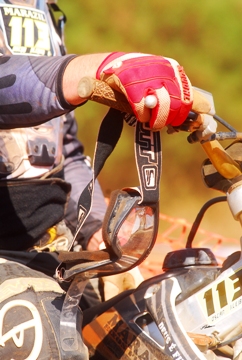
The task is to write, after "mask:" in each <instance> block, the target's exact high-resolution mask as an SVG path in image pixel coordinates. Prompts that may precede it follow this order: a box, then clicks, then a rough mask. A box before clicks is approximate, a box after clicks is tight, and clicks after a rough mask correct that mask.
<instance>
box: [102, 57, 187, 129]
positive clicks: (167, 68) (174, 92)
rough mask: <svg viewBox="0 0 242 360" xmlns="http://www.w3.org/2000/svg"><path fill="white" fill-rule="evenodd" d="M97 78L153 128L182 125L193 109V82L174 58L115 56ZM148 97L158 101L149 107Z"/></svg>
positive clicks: (103, 64)
mask: <svg viewBox="0 0 242 360" xmlns="http://www.w3.org/2000/svg"><path fill="white" fill-rule="evenodd" d="M96 76H97V79H99V80H102V81H105V82H106V83H108V84H109V86H111V87H112V88H113V89H115V90H118V91H120V92H122V93H123V94H124V95H125V96H126V98H127V100H128V101H129V103H130V105H131V107H132V109H133V111H134V114H135V116H136V117H137V119H138V120H139V121H141V122H148V121H149V124H150V127H151V129H154V130H160V129H162V128H163V127H164V126H165V125H167V124H171V125H172V126H178V125H180V124H181V123H182V122H183V121H184V120H185V119H186V118H187V115H188V113H189V111H190V110H191V108H192V101H193V90H192V87H191V84H190V81H189V79H188V77H187V75H186V74H185V72H184V70H183V68H182V67H181V66H180V65H179V64H178V63H177V61H175V60H173V59H169V58H164V57H162V56H154V55H147V54H142V53H127V54H125V53H119V52H117V53H112V54H110V55H109V56H108V57H107V58H106V59H105V60H104V61H103V63H102V64H101V65H100V67H99V68H98V71H97V74H96ZM148 95H154V96H155V99H156V101H155V102H154V103H152V102H151V103H150V104H148V106H149V107H147V106H146V105H145V102H146V97H147V96H148ZM153 99H154V98H153Z"/></svg>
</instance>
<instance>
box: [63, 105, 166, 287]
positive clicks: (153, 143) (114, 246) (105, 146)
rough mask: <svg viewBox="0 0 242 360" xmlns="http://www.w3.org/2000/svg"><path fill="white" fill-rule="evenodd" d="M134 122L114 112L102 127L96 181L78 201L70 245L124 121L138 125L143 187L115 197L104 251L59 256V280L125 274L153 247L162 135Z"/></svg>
mask: <svg viewBox="0 0 242 360" xmlns="http://www.w3.org/2000/svg"><path fill="white" fill-rule="evenodd" d="M134 119H135V118H134V117H133V116H131V115H128V116H127V115H126V114H124V113H121V112H119V111H118V110H115V109H110V110H109V112H108V113H107V115H106V116H105V118H104V120H103V122H102V124H101V127H100V130H99V134H98V139H97V143H96V149H95V154H94V160H93V178H92V179H91V181H90V182H89V183H88V184H87V186H86V188H85V189H84V190H83V192H82V194H81V196H80V199H79V202H78V225H77V228H76V233H75V236H74V239H73V242H72V245H73V243H74V242H75V240H76V237H77V235H78V233H79V231H80V229H81V227H82V225H83V223H84V222H85V220H86V218H87V216H88V214H89V213H90V210H91V205H92V196H93V190H94V183H95V180H96V178H97V176H98V175H99V173H100V171H101V169H102V168H103V166H104V163H105V161H106V159H107V158H108V157H109V155H110V154H111V153H112V151H113V150H114V148H115V146H116V144H117V142H118V140H119V138H120V136H121V133H122V129H123V123H124V120H125V121H126V122H127V123H128V124H129V125H132V126H133V125H135V159H136V167H137V171H138V176H139V181H140V187H138V188H125V189H123V190H117V191H114V192H113V193H112V194H111V198H110V202H109V206H108V208H107V211H106V215H105V218H104V221H103V227H102V234H103V240H104V243H105V245H106V249H104V250H100V251H95V252H93V251H92V252H90V251H81V252H71V251H68V252H61V253H60V254H59V259H60V261H62V263H61V264H60V266H59V267H58V269H57V272H56V277H57V279H58V280H59V281H60V282H62V281H71V280H73V278H74V277H75V276H76V275H77V274H83V276H87V274H84V273H85V272H87V271H88V276H89V277H101V276H106V275H107V274H109V275H111V274H116V273H117V272H124V271H127V270H129V269H131V268H133V267H135V266H137V265H138V264H139V263H141V262H142V261H143V260H144V259H145V258H146V257H147V256H148V255H149V253H150V251H151V249H152V247H153V245H154V242H155V239H156V235H157V231H158V222H159V183H160V174H161V143H160V134H159V132H153V131H151V130H150V129H149V128H148V126H147V124H144V123H140V122H138V121H136V119H135V121H134ZM110 134H112V135H111V136H110ZM69 250H71V248H70V249H69Z"/></svg>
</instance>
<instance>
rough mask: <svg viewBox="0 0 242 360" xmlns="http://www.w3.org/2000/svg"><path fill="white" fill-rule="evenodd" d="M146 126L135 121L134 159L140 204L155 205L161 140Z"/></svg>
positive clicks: (160, 163) (158, 193)
mask: <svg viewBox="0 0 242 360" xmlns="http://www.w3.org/2000/svg"><path fill="white" fill-rule="evenodd" d="M147 125H148V124H146V123H141V122H138V121H137V124H136V129H135V159H136V165H137V172H138V176H139V181H140V188H141V196H142V200H141V203H144V204H155V203H157V202H158V201H159V197H160V191H159V189H160V176H161V165H162V152H161V139H160V132H159V131H155V132H154V131H151V130H150V128H149V127H148V126H147Z"/></svg>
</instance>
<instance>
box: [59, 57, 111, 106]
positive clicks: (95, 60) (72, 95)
mask: <svg viewBox="0 0 242 360" xmlns="http://www.w3.org/2000/svg"><path fill="white" fill-rule="evenodd" d="M107 55H108V54H104V53H103V54H90V55H83V56H78V57H76V58H74V59H73V60H71V61H70V62H69V63H68V65H67V67H66V69H65V71H64V74H63V86H62V89H63V95H64V98H65V100H66V101H67V102H69V103H70V104H72V105H79V104H80V103H81V102H83V101H85V99H81V98H80V96H79V95H78V93H77V86H78V82H79V81H80V79H81V78H82V77H85V76H90V77H92V78H94V79H95V78H96V72H97V69H98V68H99V66H100V64H101V63H102V62H103V60H104V59H105V58H106V57H107Z"/></svg>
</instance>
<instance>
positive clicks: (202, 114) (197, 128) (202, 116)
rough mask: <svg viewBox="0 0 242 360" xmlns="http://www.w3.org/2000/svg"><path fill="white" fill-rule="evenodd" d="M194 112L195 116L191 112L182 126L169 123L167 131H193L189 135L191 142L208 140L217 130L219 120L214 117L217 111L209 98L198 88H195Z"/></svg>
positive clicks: (169, 132) (171, 132)
mask: <svg viewBox="0 0 242 360" xmlns="http://www.w3.org/2000/svg"><path fill="white" fill-rule="evenodd" d="M192 112H193V116H195V118H192V117H191V115H192V113H190V114H189V116H188V118H187V119H186V120H185V121H184V122H183V123H182V124H181V125H180V126H175V127H173V126H171V125H168V126H167V128H168V130H167V133H168V134H173V133H174V132H178V131H180V130H181V131H188V132H190V133H192V134H191V135H189V136H188V141H189V142H190V143H192V142H196V141H206V140H208V139H209V138H210V137H211V136H212V135H213V134H214V133H215V132H216V131H217V122H216V121H215V120H214V118H213V115H214V114H215V111H214V110H213V109H212V108H211V104H210V102H209V101H208V99H207V98H206V97H205V96H204V95H203V94H202V93H201V92H200V91H198V90H196V89H193V105H192Z"/></svg>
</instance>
